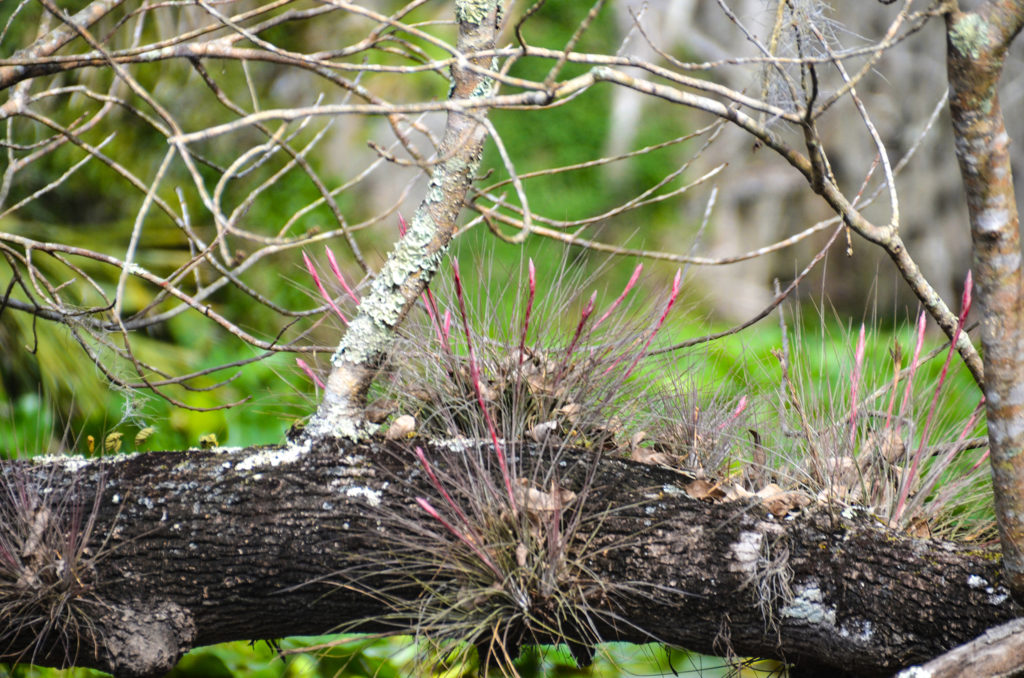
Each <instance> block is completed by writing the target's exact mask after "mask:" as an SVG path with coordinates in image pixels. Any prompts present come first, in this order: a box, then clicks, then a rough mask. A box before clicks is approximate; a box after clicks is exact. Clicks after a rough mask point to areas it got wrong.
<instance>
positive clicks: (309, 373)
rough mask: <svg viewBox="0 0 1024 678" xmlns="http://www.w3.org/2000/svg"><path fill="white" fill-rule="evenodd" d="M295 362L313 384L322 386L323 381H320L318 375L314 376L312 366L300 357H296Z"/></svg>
mask: <svg viewBox="0 0 1024 678" xmlns="http://www.w3.org/2000/svg"><path fill="white" fill-rule="evenodd" d="M295 364H296V365H298V366H299V369H300V370H302V371H303V372H305V373H306V376H307V377H309V378H310V379H311V380H312V381H313V383H314V384H316V385H317V386H319V387H320V388H323V387H324V382H322V381H320V377H318V376H316V373H314V372H313V368H311V367H310V366H309V365H307V364H306V361H305V360H303V359H302V358H296V359H295Z"/></svg>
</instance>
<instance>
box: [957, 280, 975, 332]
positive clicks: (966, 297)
mask: <svg viewBox="0 0 1024 678" xmlns="http://www.w3.org/2000/svg"><path fill="white" fill-rule="evenodd" d="M973 288H974V276H972V275H971V272H970V270H968V271H967V278H965V279H964V293H963V296H961V297H960V327H963V325H964V322H965V321H966V320H967V314H968V313H970V312H971V290H972V289H973Z"/></svg>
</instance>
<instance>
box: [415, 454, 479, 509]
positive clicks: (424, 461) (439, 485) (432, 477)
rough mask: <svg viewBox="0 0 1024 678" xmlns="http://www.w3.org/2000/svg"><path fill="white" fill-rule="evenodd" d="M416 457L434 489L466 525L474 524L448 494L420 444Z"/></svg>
mask: <svg viewBox="0 0 1024 678" xmlns="http://www.w3.org/2000/svg"><path fill="white" fill-rule="evenodd" d="M416 458H417V459H419V461H420V463H421V464H423V468H424V469H425V470H426V472H427V475H428V476H429V477H430V482H431V484H432V485H433V486H434V489H436V490H437V491H438V492H440V493H441V496H442V497H444V500H445V501H446V502H448V505H449V506H451V507H452V510H453V511H455V514H456V515H458V516H459V519H460V520H461V521H462V522H463V523H465V524H466V525H472V523H470V522H469V518H467V517H466V514H465V513H463V511H462V509H461V508H459V505H458V504H456V503H455V500H454V499H452V496H451V495H450V494H448V490H446V489H445V488H444V485H443V484H442V483H441V481H440V480H438V478H437V476H436V475H435V474H434V469H433V468H431V466H430V462H429V461H427V455H426V454H425V453H424V452H423V448H422V447H420V446H419V445H417V446H416Z"/></svg>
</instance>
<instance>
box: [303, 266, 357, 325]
mask: <svg viewBox="0 0 1024 678" xmlns="http://www.w3.org/2000/svg"><path fill="white" fill-rule="evenodd" d="M302 260H303V261H305V262H306V269H307V270H308V271H309V274H310V275H311V276H313V282H315V283H316V288H317V289H318V290H320V296H322V297H323V298H324V299H325V300H326V301H327V303H328V304H329V305H330V307H331V308H332V309H333V310H334V312H335V313H336V314H337V315H338V317H339V318H341V322H343V323H345V324H346V325H348V319H347V318H346V317H345V316H343V315H342V314H341V310H339V309H338V307H337V306H336V305H335V303H334V300H333V299H331V295H329V294H327V290H325V289H324V284H323V283H322V282H320V275H319V274H318V273H317V272H316V268H314V267H313V262H312V261H310V260H309V257H307V256H306V253H305V252H303V253H302Z"/></svg>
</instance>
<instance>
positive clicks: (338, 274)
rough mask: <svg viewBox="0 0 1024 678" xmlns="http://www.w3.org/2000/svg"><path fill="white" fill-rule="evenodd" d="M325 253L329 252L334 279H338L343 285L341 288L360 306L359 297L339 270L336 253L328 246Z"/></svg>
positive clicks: (328, 256)
mask: <svg viewBox="0 0 1024 678" xmlns="http://www.w3.org/2000/svg"><path fill="white" fill-rule="evenodd" d="M324 251H325V252H327V261H328V262H329V263H330V264H331V271H333V272H334V277H335V278H337V279H338V282H339V283H341V287H342V288H343V289H344V290H345V292H346V293H347V294H348V296H349V297H351V298H352V301H354V302H356V306H358V305H359V297H358V296H357V295H356V293H355V292H354V291H352V288H351V287H349V286H348V283H347V282H345V276H343V275H342V274H341V271H340V270H339V269H338V262H337V260H335V258H334V252H332V251H331V248H330V247H328V246H327V245H324Z"/></svg>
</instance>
